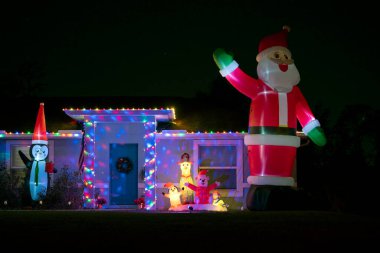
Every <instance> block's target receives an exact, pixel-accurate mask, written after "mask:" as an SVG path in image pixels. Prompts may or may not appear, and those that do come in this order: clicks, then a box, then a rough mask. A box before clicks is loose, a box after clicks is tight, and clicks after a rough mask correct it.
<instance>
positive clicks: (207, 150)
mask: <svg viewBox="0 0 380 253" xmlns="http://www.w3.org/2000/svg"><path fill="white" fill-rule="evenodd" d="M242 147H243V143H242V141H241V140H195V141H194V167H193V168H194V170H195V171H194V175H197V174H198V172H199V171H200V170H207V171H208V173H207V175H208V176H209V177H210V183H213V182H214V181H219V182H220V183H221V184H220V186H219V187H217V189H218V191H219V192H220V193H221V195H222V196H223V197H232V196H233V197H242V196H243V161H242Z"/></svg>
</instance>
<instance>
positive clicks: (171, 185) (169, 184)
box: [164, 182, 174, 188]
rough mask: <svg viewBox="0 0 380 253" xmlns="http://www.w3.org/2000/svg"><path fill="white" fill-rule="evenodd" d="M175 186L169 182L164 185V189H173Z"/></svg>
mask: <svg viewBox="0 0 380 253" xmlns="http://www.w3.org/2000/svg"><path fill="white" fill-rule="evenodd" d="M173 186H174V184H173V183H171V182H167V183H166V184H164V187H165V188H171V187H173Z"/></svg>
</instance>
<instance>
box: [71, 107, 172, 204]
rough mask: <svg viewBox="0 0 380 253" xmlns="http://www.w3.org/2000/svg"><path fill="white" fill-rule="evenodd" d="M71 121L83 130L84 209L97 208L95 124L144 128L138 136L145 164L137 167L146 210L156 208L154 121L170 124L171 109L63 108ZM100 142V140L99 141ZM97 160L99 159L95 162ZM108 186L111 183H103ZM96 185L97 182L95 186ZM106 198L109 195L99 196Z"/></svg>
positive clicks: (97, 168) (155, 123) (98, 167)
mask: <svg viewBox="0 0 380 253" xmlns="http://www.w3.org/2000/svg"><path fill="white" fill-rule="evenodd" d="M64 112H65V113H66V114H67V115H69V116H70V117H71V118H73V119H75V120H77V121H79V122H82V124H83V128H84V152H83V155H84V162H83V165H82V168H81V169H82V171H83V182H84V186H85V189H84V193H83V198H84V208H96V203H95V193H96V191H97V190H99V189H95V179H97V178H96V171H97V170H101V169H102V168H101V167H100V165H99V163H100V162H99V161H96V156H97V154H98V155H100V153H97V152H101V151H99V147H100V146H101V145H98V146H97V145H96V140H97V131H98V132H99V129H98V130H97V129H96V125H97V124H100V123H107V124H108V123H126V124H129V123H137V124H142V125H143V126H144V134H143V135H142V136H140V135H138V136H137V138H141V139H143V141H144V158H143V159H142V160H143V161H144V163H143V164H141V165H139V166H138V167H144V170H145V178H144V183H145V189H144V198H145V209H146V210H155V208H156V200H157V196H156V132H155V131H156V125H157V121H170V120H173V119H175V112H174V109H124V108H122V109H102V110H101V109H76V110H74V109H64ZM98 140H99V139H98ZM98 160H99V159H98ZM105 183H110V182H105ZM96 185H98V183H96ZM102 197H108V196H102Z"/></svg>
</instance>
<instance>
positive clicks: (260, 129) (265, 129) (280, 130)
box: [248, 126, 297, 136]
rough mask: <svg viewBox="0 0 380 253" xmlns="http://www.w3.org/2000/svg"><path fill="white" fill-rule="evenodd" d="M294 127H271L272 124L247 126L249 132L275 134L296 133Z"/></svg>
mask: <svg viewBox="0 0 380 253" xmlns="http://www.w3.org/2000/svg"><path fill="white" fill-rule="evenodd" d="M296 130H297V129H295V128H290V127H272V126H253V127H249V128H248V133H249V134H275V135H294V136H295V135H296Z"/></svg>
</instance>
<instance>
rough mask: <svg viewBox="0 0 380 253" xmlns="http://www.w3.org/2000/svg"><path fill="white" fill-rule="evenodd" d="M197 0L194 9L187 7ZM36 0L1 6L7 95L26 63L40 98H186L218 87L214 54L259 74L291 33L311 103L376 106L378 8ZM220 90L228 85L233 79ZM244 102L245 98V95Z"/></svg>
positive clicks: (16, 89)
mask: <svg viewBox="0 0 380 253" xmlns="http://www.w3.org/2000/svg"><path fill="white" fill-rule="evenodd" d="M187 2H190V3H187ZM304 2H309V1H286V0H283V1H278V2H276V1H240V0H231V1H230V0H228V1H227V0H211V1H186V3H185V1H183V2H182V1H115V2H113V3H111V2H108V1H92V2H88V3H81V2H76V3H75V4H70V3H68V2H66V1H39V2H33V3H22V4H21V3H15V4H14V5H13V6H3V7H2V10H1V15H0V19H1V20H0V21H1V22H0V23H1V24H0V27H1V40H0V48H1V51H0V52H1V54H0V74H1V76H0V77H1V79H0V81H1V85H2V89H4V88H5V90H3V94H5V96H10V97H12V96H16V95H18V94H19V93H22V94H23V91H21V89H24V88H23V86H15V85H12V82H11V81H10V80H14V79H17V78H18V76H19V75H20V74H19V72H20V69H22V68H23V66H24V67H25V66H29V68H30V69H32V70H33V71H31V72H33V75H32V76H33V77H32V78H30V80H31V82H32V83H41V84H43V86H38V87H39V88H38V90H37V91H30V93H31V94H32V95H34V96H48V97H56V96H60V97H68V96H69V97H73V96H76V97H78V96H115V95H117V96H144V97H146V96H180V97H194V96H196V95H197V94H199V93H200V92H201V93H206V94H207V93H208V92H210V91H211V84H212V82H213V81H215V80H216V79H217V78H218V77H219V72H218V69H217V67H216V65H215V63H214V62H213V58H212V53H213V51H214V50H215V49H216V48H218V47H222V48H224V49H226V50H227V51H230V52H233V53H234V57H235V59H236V60H237V61H238V62H239V64H240V67H241V68H242V69H243V70H244V71H246V72H247V73H248V74H250V75H252V76H254V77H256V66H257V62H256V60H255V57H256V54H257V48H258V44H259V41H260V39H261V38H262V37H263V36H265V35H268V34H272V33H275V32H278V31H280V29H281V27H282V25H284V24H287V25H289V26H290V27H291V28H292V31H291V32H290V34H289V49H290V50H291V51H292V53H293V57H294V59H295V64H296V65H297V67H298V69H299V71H300V74H301V82H300V84H299V86H300V88H301V90H302V91H303V93H304V95H305V97H306V98H307V99H308V101H309V103H310V104H311V106H312V107H313V106H315V105H319V104H321V105H324V106H326V107H327V108H341V107H343V106H345V105H347V104H360V103H362V104H367V105H370V106H373V107H375V108H379V102H378V91H380V89H379V84H380V82H379V75H378V73H379V71H378V69H377V68H378V64H377V62H378V60H379V49H378V48H377V47H378V41H377V40H376V39H375V37H377V36H378V34H377V33H378V32H379V26H378V25H376V22H375V21H376V19H377V16H378V15H377V14H376V10H377V8H374V7H372V6H368V5H364V4H363V3H364V2H363V1H361V2H360V3H361V6H358V4H357V3H355V4H351V3H344V5H343V4H334V3H331V1H311V2H312V3H304ZM222 85H228V83H227V82H226V83H225V84H222ZM242 96H243V95H242Z"/></svg>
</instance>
